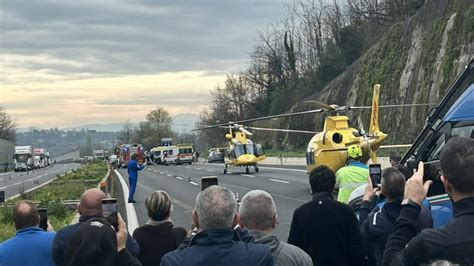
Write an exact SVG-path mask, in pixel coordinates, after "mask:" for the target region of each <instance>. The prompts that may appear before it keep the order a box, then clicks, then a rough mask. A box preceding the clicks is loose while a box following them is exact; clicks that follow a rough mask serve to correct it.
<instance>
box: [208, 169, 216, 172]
mask: <svg viewBox="0 0 474 266" xmlns="http://www.w3.org/2000/svg"><path fill="white" fill-rule="evenodd" d="M207 171H208V172H215V171H214V170H211V169H207Z"/></svg>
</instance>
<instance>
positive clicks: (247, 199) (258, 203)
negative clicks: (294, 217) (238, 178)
mask: <svg viewBox="0 0 474 266" xmlns="http://www.w3.org/2000/svg"><path fill="white" fill-rule="evenodd" d="M239 215H240V223H239V224H240V226H242V228H244V229H247V230H249V234H250V235H251V236H253V237H254V239H255V242H257V243H260V244H264V245H267V246H268V247H269V248H270V250H271V251H272V255H273V260H274V261H275V265H282V266H283V265H284V266H291V265H313V261H312V260H311V257H310V256H309V255H308V254H306V252H304V251H303V250H302V249H300V248H299V247H297V246H293V245H291V244H288V243H285V242H283V241H281V240H280V239H278V237H276V236H275V235H273V234H272V232H273V229H274V228H275V226H276V221H277V214H276V206H275V202H274V201H273V198H272V196H271V195H270V194H268V193H267V192H265V191H263V190H252V191H249V192H247V194H245V196H244V197H243V198H242V202H241V204H240V210H239Z"/></svg>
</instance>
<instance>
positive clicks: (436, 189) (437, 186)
mask: <svg viewBox="0 0 474 266" xmlns="http://www.w3.org/2000/svg"><path fill="white" fill-rule="evenodd" d="M423 166H424V167H423V170H424V171H423V183H424V182H426V181H428V180H431V181H433V183H432V184H431V186H430V189H429V190H428V195H427V196H428V197H430V196H435V195H441V194H445V193H446V191H445V190H444V185H443V183H442V182H441V179H440V177H441V164H440V163H439V160H434V161H430V162H426V163H423Z"/></svg>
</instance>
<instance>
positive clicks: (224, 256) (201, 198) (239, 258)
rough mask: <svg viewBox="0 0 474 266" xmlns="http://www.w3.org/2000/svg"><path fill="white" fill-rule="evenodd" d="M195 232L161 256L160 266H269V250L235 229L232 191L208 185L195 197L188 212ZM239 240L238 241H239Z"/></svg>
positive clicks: (271, 258) (236, 215)
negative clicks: (190, 210) (192, 207)
mask: <svg viewBox="0 0 474 266" xmlns="http://www.w3.org/2000/svg"><path fill="white" fill-rule="evenodd" d="M192 219H193V224H194V225H195V226H196V229H197V233H196V234H195V235H194V236H192V237H191V238H190V239H189V240H185V242H183V244H181V245H180V246H179V247H178V249H177V250H175V251H171V252H169V253H168V254H166V255H164V256H163V257H162V258H161V265H163V266H167V265H177V266H178V265H179V266H181V265H187V266H188V265H226V266H234V265H235V266H237V265H238V266H250V265H261V266H267V265H268V266H270V265H273V257H272V253H271V251H270V249H269V248H268V247H267V246H265V245H262V244H255V243H251V242H250V241H251V240H250V239H248V240H245V239H243V238H247V237H245V235H248V233H246V232H242V230H240V229H238V228H235V229H236V230H234V229H233V227H234V226H236V225H237V222H238V220H239V215H238V213H237V201H236V199H235V196H234V193H232V191H230V190H229V189H227V188H225V187H222V186H210V187H208V188H206V189H205V190H203V191H201V192H200V193H199V194H198V196H197V198H196V206H195V209H194V210H193V212H192ZM239 239H240V240H239Z"/></svg>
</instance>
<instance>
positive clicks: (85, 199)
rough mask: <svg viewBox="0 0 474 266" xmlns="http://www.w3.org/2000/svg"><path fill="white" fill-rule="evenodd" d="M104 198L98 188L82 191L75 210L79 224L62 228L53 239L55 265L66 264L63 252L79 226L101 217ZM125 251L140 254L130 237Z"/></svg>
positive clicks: (135, 254)
mask: <svg viewBox="0 0 474 266" xmlns="http://www.w3.org/2000/svg"><path fill="white" fill-rule="evenodd" d="M106 197H107V196H106V195H105V193H104V192H103V191H102V190H100V189H98V188H91V189H88V190H86V191H84V193H83V194H82V196H81V201H80V203H79V205H78V206H77V210H78V212H79V214H80V215H81V216H80V217H79V223H76V224H72V225H69V226H65V227H63V228H62V229H61V230H59V231H58V232H57V234H56V237H55V238H54V242H53V248H52V254H53V259H54V262H55V263H56V264H57V265H65V264H66V263H65V258H64V252H65V250H66V247H67V246H68V244H69V243H70V241H71V238H72V235H73V234H74V233H75V232H76V231H77V229H78V228H79V227H80V226H81V224H82V223H84V222H86V221H88V220H90V219H93V218H101V217H102V199H105V198H106ZM127 249H128V251H130V252H131V253H132V254H133V255H134V256H137V255H138V253H139V252H140V246H139V245H138V244H137V242H136V241H135V240H134V239H133V237H131V236H130V235H129V236H128V238H127Z"/></svg>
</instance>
